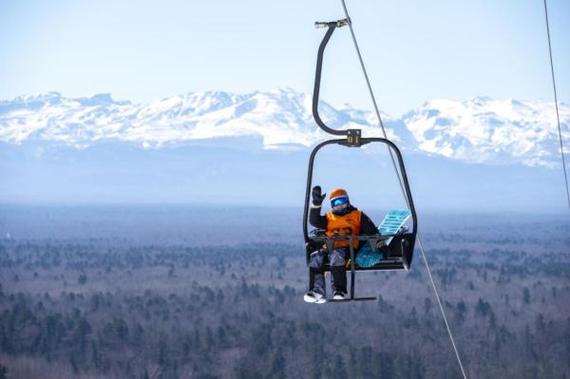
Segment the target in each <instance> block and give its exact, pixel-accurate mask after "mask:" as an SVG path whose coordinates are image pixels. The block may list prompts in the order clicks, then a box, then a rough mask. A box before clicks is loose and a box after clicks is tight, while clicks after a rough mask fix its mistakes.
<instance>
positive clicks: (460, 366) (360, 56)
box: [341, 0, 467, 379]
mask: <svg viewBox="0 0 570 379" xmlns="http://www.w3.org/2000/svg"><path fill="white" fill-rule="evenodd" d="M341 3H342V8H343V9H344V14H345V16H346V18H347V19H348V20H349V22H348V26H349V28H350V34H351V36H352V42H353V43H354V47H355V49H356V54H357V55H358V60H359V61H360V67H361V68H362V73H363V74H364V78H365V79H366V85H367V86H368V92H369V93H370V97H371V99H372V103H373V105H374V111H375V112H376V116H377V117H378V122H379V125H380V128H381V129H382V134H383V135H384V138H387V134H386V129H385V128H384V122H383V121H382V116H381V115H380V111H379V109H378V104H377V103H376V97H375V96H374V91H373V90H372V85H371V84H370V79H369V77H368V73H367V71H366V67H365V65H364V60H363V59H362V54H361V53H360V48H359V46H358V42H357V40H356V35H355V34H354V29H353V27H352V20H351V18H350V16H349V14H348V9H347V7H346V3H345V0H341ZM388 152H389V153H390V158H391V160H392V166H393V167H394V172H395V173H396V176H397V177H398V181H399V182H400V189H401V190H402V195H403V196H404V200H405V201H406V204H407V205H408V207H409V206H410V204H409V202H408V199H407V198H406V195H405V191H404V185H403V183H402V178H401V176H400V172H399V170H398V167H397V166H396V160H395V158H394V155H393V153H392V151H391V150H390V149H389V148H388ZM417 239H418V245H419V247H420V251H421V253H422V258H423V261H424V264H425V266H426V269H427V272H428V276H429V279H430V282H431V285H432V288H433V291H434V293H435V297H436V299H437V303H438V305H439V310H440V312H441V315H442V316H443V321H444V323H445V328H446V329H447V334H448V335H449V339H450V340H451V345H452V346H453V351H454V352H455V357H456V358H457V363H458V364H459V368H460V369H461V374H462V375H463V378H465V379H467V375H466V373H465V369H464V368H463V362H462V361H461V356H460V355H459V351H458V350H457V346H456V345H455V340H454V338H453V333H452V332H451V327H450V326H449V322H448V321H447V316H446V314H445V309H444V308H443V303H442V301H441V296H440V295H439V292H438V290H437V286H436V284H435V281H434V280H433V276H432V274H431V268H430V266H429V263H428V261H427V257H426V254H425V251H424V247H423V244H422V241H421V238H420V235H419V233H417Z"/></svg>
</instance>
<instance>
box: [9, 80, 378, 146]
mask: <svg viewBox="0 0 570 379" xmlns="http://www.w3.org/2000/svg"><path fill="white" fill-rule="evenodd" d="M320 112H321V113H322V116H323V118H324V119H325V120H326V122H327V123H329V124H330V125H331V126H332V127H339V126H341V125H342V126H350V127H353V128H362V129H371V126H370V124H371V121H372V120H371V115H370V113H369V112H363V111H356V110H352V109H348V110H336V109H334V108H333V107H331V106H330V105H328V104H326V103H322V105H321V108H320ZM376 132H377V131H376ZM241 136H256V137H261V139H262V141H263V146H264V147H265V148H278V147H285V146H289V145H300V146H310V145H312V144H314V143H315V142H316V141H318V140H322V139H323V138H325V136H324V134H323V133H322V132H321V131H320V129H318V128H316V127H315V124H314V123H313V121H312V115H311V97H310V96H309V95H307V94H303V93H299V92H296V91H293V90H273V91H268V92H254V93H249V94H233V93H227V92H199V93H189V94H186V95H180V96H173V97H169V98H166V99H162V100H159V101H155V102H152V103H149V104H143V105H138V104H133V103H131V102H128V101H127V102H117V101H113V100H112V99H111V97H110V95H95V96H93V97H91V98H75V99H73V98H66V97H63V96H62V95H60V94H59V93H56V92H52V93H48V94H41V95H35V96H22V97H18V98H16V99H14V100H12V101H2V102H0V140H1V141H5V142H9V143H23V142H25V141H30V140H34V141H38V140H44V141H57V142H61V143H63V144H66V145H71V146H75V147H78V148H83V147H87V146H90V145H92V144H95V143H99V142H103V141H128V142H135V143H139V144H140V145H142V146H143V147H145V148H149V147H156V148H159V147H161V146H164V145H167V144H175V143H181V142H185V141H191V140H204V139H212V138H219V137H241Z"/></svg>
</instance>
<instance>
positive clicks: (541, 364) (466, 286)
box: [0, 210, 570, 379]
mask: <svg viewBox="0 0 570 379" xmlns="http://www.w3.org/2000/svg"><path fill="white" fill-rule="evenodd" d="M256 212H259V210H257V211H256ZM265 215H266V216H264V217H273V216H271V213H270V212H268V213H267V214H265ZM58 217H59V216H58ZM58 217H55V221H54V223H55V224H57V222H59V221H58V220H60V219H63V217H60V219H58ZM161 217H166V216H161ZM135 218H136V217H135ZM160 219H161V218H160V217H159V218H158V220H159V221H160ZM451 219H452V218H451ZM459 219H460V218H459V217H456V219H452V221H449V220H450V218H449V217H442V216H441V217H440V216H438V217H435V216H434V217H433V218H432V219H431V221H432V222H431V224H430V226H429V227H426V232H425V234H424V239H425V241H424V242H425V245H426V247H427V250H426V253H427V255H428V259H429V262H430V264H431V267H432V270H433V274H434V278H435V281H436V283H437V285H438V287H439V289H440V294H441V296H442V298H443V301H444V307H445V311H446V313H447V315H448V318H449V322H450V325H451V328H452V330H453V332H454V336H455V339H456V343H457V346H458V349H459V353H460V355H461V357H462V359H463V362H464V364H465V368H466V371H467V374H468V376H469V377H473V378H475V377H476V378H498V377H501V378H570V360H569V359H568V357H570V224H569V223H568V222H567V220H565V219H564V218H560V217H547V216H541V217H505V218H499V219H497V218H494V220H495V221H493V222H488V221H486V222H483V221H482V220H483V219H485V217H483V216H477V217H476V216H473V217H472V218H471V219H461V221H458V220H459ZM154 220H155V222H156V220H157V218H154ZM229 220H230V221H229V223H230V224H232V223H235V224H236V228H238V226H239V225H243V222H242V221H243V220H242V217H241V216H240V217H238V218H235V219H232V218H231V217H230V218H229ZM258 220H260V221H259V222H260V223H265V220H264V219H263V217H261V218H260V217H258ZM437 220H440V221H441V220H447V223H448V224H445V222H444V221H442V222H438V221H437ZM90 222H91V223H90ZM90 222H88V223H87V224H86V228H88V229H89V228H91V227H93V228H92V229H91V231H92V232H86V233H85V234H84V235H79V234H73V233H72V234H66V233H63V232H62V233H55V234H54V233H52V232H51V231H49V232H46V231H45V229H42V232H38V233H29V234H25V233H23V232H22V230H24V229H25V228H24V227H23V225H24V224H23V223H22V222H21V220H20V221H18V222H16V221H14V220H7V219H4V220H3V221H2V223H1V225H0V226H1V227H2V228H3V229H5V228H11V229H12V230H17V231H18V232H17V233H16V234H18V235H13V234H14V233H12V234H10V235H6V236H4V238H3V239H2V240H1V241H0V278H1V280H0V378H48V379H49V378H289V377H300V378H346V377H354V378H458V377H461V373H460V371H459V367H458V365H457V361H456V360H455V356H454V353H453V350H452V348H451V345H450V341H449V338H448V336H447V333H446V330H445V326H444V324H443V321H442V317H441V314H440V313H439V309H438V307H437V303H436V299H435V297H434V295H433V292H432V290H431V287H430V286H429V282H428V277H427V273H426V270H425V267H424V264H423V261H422V258H421V255H420V254H419V253H418V252H417V251H416V255H415V260H414V263H413V265H412V268H411V270H409V271H398V272H373V273H360V274H358V276H357V287H356V292H357V294H359V295H363V296H377V300H376V301H369V302H353V303H342V304H323V305H317V304H306V303H304V302H303V300H302V295H303V292H304V291H306V289H307V288H306V286H307V278H308V273H307V269H306V266H305V257H304V250H303V245H302V240H300V237H299V236H297V239H295V240H292V239H290V238H289V235H293V234H294V232H295V230H296V229H295V228H294V227H293V228H292V229H291V230H289V229H287V230H285V231H284V232H283V234H282V235H281V237H280V236H279V235H277V236H275V237H274V238H271V239H270V241H264V240H263V239H262V238H252V239H251V240H248V239H247V238H241V239H240V238H238V237H236V238H235V241H234V242H233V243H232V242H231V241H230V239H228V238H226V239H220V240H217V241H210V242H209V243H206V242H197V243H195V242H192V241H193V240H192V238H191V237H189V238H188V239H175V238H156V239H155V240H156V241H155V242H153V239H152V238H146V239H145V238H139V237H137V236H135V237H133V236H132V235H131V236H129V235H128V234H125V235H123V236H121V234H120V233H118V234H117V235H111V236H109V235H108V234H107V233H106V232H105V233H96V232H95V231H94V230H96V228H95V226H94V225H97V222H95V221H93V220H92V221H90ZM133 222H135V221H133ZM38 223H39V221H38V220H37V219H36V220H35V221H30V222H29V224H28V227H30V228H38V225H39V224H38ZM157 223H158V224H159V226H158V228H169V233H171V232H172V228H176V227H175V226H172V228H170V227H169V226H168V225H163V224H162V223H160V222H157ZM450 224H453V225H454V227H453V228H450V227H449V225H450ZM295 226H298V225H295ZM178 227H180V226H178ZM259 228H260V230H263V226H260V227H259ZM40 229H41V228H40ZM69 229H70V230H71V229H72V228H69ZM119 229H120V228H119ZM238 230H239V228H238ZM192 232H194V233H196V232H200V230H195V229H194V230H193V231H192ZM267 233H273V232H267ZM189 234H191V233H189ZM237 234H240V235H241V233H237ZM284 236H285V237H284ZM147 237H148V236H147ZM203 240H204V235H203V234H202V236H201V237H200V238H196V241H203ZM216 242H217V243H216Z"/></svg>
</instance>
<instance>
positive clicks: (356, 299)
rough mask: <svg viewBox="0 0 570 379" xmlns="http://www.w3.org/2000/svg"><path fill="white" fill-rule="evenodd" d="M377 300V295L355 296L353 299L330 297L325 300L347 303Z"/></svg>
mask: <svg viewBox="0 0 570 379" xmlns="http://www.w3.org/2000/svg"><path fill="white" fill-rule="evenodd" d="M375 300H378V298H377V297H355V298H354V299H350V298H348V299H344V300H334V299H330V300H327V303H347V302H350V301H375Z"/></svg>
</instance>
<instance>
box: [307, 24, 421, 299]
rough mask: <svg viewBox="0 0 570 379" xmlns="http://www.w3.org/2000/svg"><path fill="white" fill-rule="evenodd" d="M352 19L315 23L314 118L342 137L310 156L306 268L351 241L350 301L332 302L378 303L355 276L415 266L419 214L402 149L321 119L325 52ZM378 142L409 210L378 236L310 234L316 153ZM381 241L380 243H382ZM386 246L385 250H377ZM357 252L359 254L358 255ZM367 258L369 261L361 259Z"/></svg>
mask: <svg viewBox="0 0 570 379" xmlns="http://www.w3.org/2000/svg"><path fill="white" fill-rule="evenodd" d="M349 22H350V20H348V19H343V20H338V21H332V22H316V23H315V26H316V27H322V28H327V32H326V33H325V35H324V37H323V40H322V41H321V43H320V45H319V50H318V55H317V68H316V72H315V85H314V90H313V101H312V110H313V118H314V119H315V122H316V123H317V125H318V126H319V127H320V128H321V129H323V130H324V131H325V132H327V133H329V134H332V135H335V136H342V137H341V138H335V139H329V140H326V141H323V142H321V143H319V144H318V145H317V146H315V147H314V149H313V150H312V152H311V155H310V157H309V167H308V173H307V187H306V191H305V208H304V212H303V235H304V239H305V247H306V249H305V250H306V261H307V267H308V266H309V259H310V255H311V253H312V252H314V251H315V250H317V249H320V248H322V247H323V246H325V247H326V248H327V249H329V250H330V249H332V248H333V247H334V243H335V241H338V240H340V239H344V240H349V244H348V246H349V249H350V260H349V263H348V265H349V267H350V272H351V285H350V298H348V299H346V300H331V301H332V302H335V301H358V300H375V299H376V298H375V297H359V298H357V297H355V294H354V292H355V276H356V272H357V271H393V270H408V269H409V268H410V266H411V264H412V258H413V253H414V245H415V241H416V234H417V228H418V226H417V215H416V211H415V208H414V202H413V199H412V193H411V191H410V185H409V182H408V177H407V174H406V168H405V165H404V161H403V158H402V153H401V151H400V149H399V148H398V147H397V146H396V144H394V143H393V142H392V141H390V140H389V139H387V138H380V137H363V136H362V131H361V130H360V129H345V130H339V129H333V128H330V127H329V126H327V125H326V124H325V123H324V122H323V120H322V119H321V117H320V116H319V109H318V103H319V91H320V85H321V73H322V65H323V57H324V51H325V48H326V46H327V43H328V42H329V40H330V38H331V36H332V34H333V32H334V31H335V30H336V28H340V27H343V26H346V25H348V24H349ZM372 143H377V144H383V145H385V146H386V147H387V149H388V150H389V151H391V152H392V156H394V157H395V159H396V163H397V165H396V166H397V169H398V175H399V176H400V179H401V180H400V182H401V184H402V187H403V190H404V193H405V197H406V203H407V206H408V208H407V209H398V210H391V211H389V212H388V214H387V215H386V217H385V218H384V220H383V221H382V223H381V224H380V226H379V227H378V229H379V230H378V234H376V235H359V236H352V235H348V236H332V237H327V236H326V235H325V231H324V230H319V229H316V230H312V231H309V225H308V215H309V206H310V201H311V189H312V185H313V168H314V161H315V157H316V156H317V153H318V152H319V151H321V149H323V148H325V147H327V146H331V145H340V146H344V147H348V148H360V147H362V146H364V145H368V144H372ZM408 221H409V222H410V223H411V229H409V228H408V227H407V222H408ZM355 238H356V239H358V240H359V241H360V245H361V246H360V248H359V251H358V252H357V251H355V248H354V247H353V244H352V242H353V240H354V239H355ZM379 242H380V243H379ZM379 245H384V246H383V247H378V246H379ZM357 253H358V254H357ZM359 258H366V259H359ZM324 270H325V271H330V267H328V266H325V269H324Z"/></svg>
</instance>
